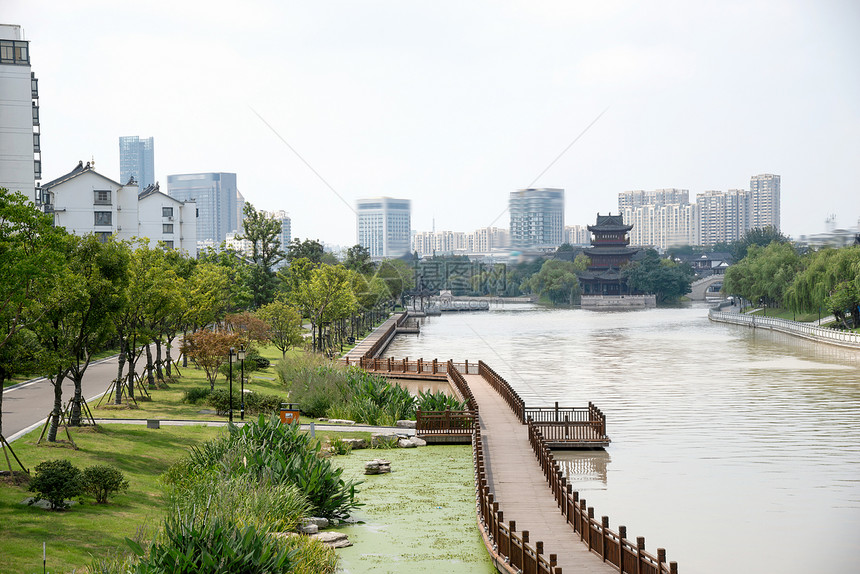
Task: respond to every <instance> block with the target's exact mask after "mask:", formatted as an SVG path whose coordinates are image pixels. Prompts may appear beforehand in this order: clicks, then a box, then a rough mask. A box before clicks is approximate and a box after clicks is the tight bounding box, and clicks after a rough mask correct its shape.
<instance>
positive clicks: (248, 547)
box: [126, 515, 295, 574]
mask: <svg viewBox="0 0 860 574" xmlns="http://www.w3.org/2000/svg"><path fill="white" fill-rule="evenodd" d="M126 543H127V544H128V545H129V547H130V548H131V549H132V551H133V552H134V553H135V554H137V556H138V557H139V559H140V562H139V563H138V564H137V567H136V568H135V572H137V573H139V574H156V573H158V574H160V573H162V572H172V573H177V574H179V573H182V574H185V573H188V574H191V573H201V574H221V573H223V572H230V573H234V572H235V573H248V574H251V573H256V572H267V573H277V572H289V571H290V570H291V569H292V566H293V562H292V558H293V556H294V555H295V550H288V549H287V548H286V547H285V546H284V545H283V544H281V543H280V542H279V541H278V540H277V539H276V538H274V537H272V536H269V535H268V534H267V533H265V532H258V531H257V530H256V529H255V528H254V527H253V526H245V527H239V526H238V525H236V524H233V523H229V522H225V521H224V520H222V519H220V518H214V519H204V520H197V517H196V516H193V515H192V518H190V519H189V518H188V517H187V516H186V517H185V518H183V517H168V518H167V519H166V520H165V523H164V532H163V534H162V536H161V540H158V541H155V542H153V543H152V544H150V545H149V548H148V551H147V552H144V550H143V548H142V547H141V546H140V544H138V543H137V542H134V541H133V540H130V539H128V538H126Z"/></svg>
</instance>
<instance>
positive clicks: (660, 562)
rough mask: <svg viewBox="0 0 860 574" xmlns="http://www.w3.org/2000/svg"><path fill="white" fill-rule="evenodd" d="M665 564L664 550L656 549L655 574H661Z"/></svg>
mask: <svg viewBox="0 0 860 574" xmlns="http://www.w3.org/2000/svg"><path fill="white" fill-rule="evenodd" d="M665 563H666V549H665V548H658V549H657V574H663V565H664V564H665Z"/></svg>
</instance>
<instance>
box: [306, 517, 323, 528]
mask: <svg viewBox="0 0 860 574" xmlns="http://www.w3.org/2000/svg"><path fill="white" fill-rule="evenodd" d="M302 522H303V523H304V524H316V525H317V528H328V525H329V521H328V518H319V517H316V516H313V517H311V518H305V519H304V520H303V521H302Z"/></svg>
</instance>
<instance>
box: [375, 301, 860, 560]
mask: <svg viewBox="0 0 860 574" xmlns="http://www.w3.org/2000/svg"><path fill="white" fill-rule="evenodd" d="M422 321H423V324H422V331H421V334H420V335H405V336H398V338H397V339H396V340H395V341H394V343H393V344H392V345H391V347H390V348H389V349H388V351H387V353H386V356H392V357H405V356H408V357H410V359H417V358H419V357H423V358H434V357H437V358H439V359H448V358H453V359H455V360H463V359H469V360H470V361H471V360H475V361H477V360H478V359H482V360H483V361H485V362H486V363H488V364H489V365H490V366H491V367H492V368H493V369H495V370H496V371H497V372H499V374H501V375H502V376H503V377H505V378H506V379H507V380H508V382H509V383H510V384H511V385H512V386H513V387H514V388H515V389H516V390H517V392H518V393H519V394H520V395H521V396H522V397H523V399H524V400H525V401H526V404H527V405H537V406H539V405H551V404H552V403H553V402H554V401H559V403H560V404H561V405H562V406H582V405H586V404H587V403H588V401H592V402H594V403H595V404H596V405H597V406H598V407H600V409H601V410H602V411H603V412H604V413H605V414H606V418H607V432H608V434H609V436H610V438H611V439H612V444H611V445H610V447H609V448H608V449H607V450H606V452H590V453H566V454H565V455H562V456H563V457H564V458H565V463H564V468H565V471H566V472H567V473H568V475H569V477H570V478H571V480H572V481H573V484H574V489H575V490H578V491H579V492H580V494H581V496H582V497H584V498H586V499H587V501H588V505H589V506H594V507H595V515H596V516H598V517H600V516H604V515H606V516H609V517H610V527H611V528H613V529H614V530H616V531H617V527H618V526H619V524H624V525H626V526H627V532H628V536H629V537H631V538H633V537H636V536H645V539H646V545H647V548H648V549H649V550H650V551H651V552H654V553H656V548H657V547H663V548H666V550H667V555H668V558H669V560H674V561H677V562H678V565H679V570H680V571H681V572H686V573H691V574H692V573H697V574H709V573H714V574H716V573H725V572H740V573H766V572H780V573H783V574H784V573H808V572H822V573H825V572H856V571H857V557H858V556H860V352H858V351H853V350H849V349H842V348H839V347H833V346H830V345H825V344H821V343H814V342H810V341H805V340H802V339H798V338H794V337H790V336H788V335H783V334H780V333H772V332H769V331H760V330H759V331H756V330H752V329H749V328H746V327H740V326H733V325H725V324H721V323H711V322H710V321H708V319H707V309H706V308H704V307H698V308H696V307H693V308H681V309H654V310H645V311H633V312H617V313H608V312H591V311H583V310H578V309H577V310H554V309H545V308H539V307H534V306H529V305H510V306H498V307H493V308H492V309H491V310H490V311H489V312H474V313H461V314H446V315H443V316H442V317H432V318H427V319H424V320H422ZM535 486H536V487H543V485H542V484H541V485H535Z"/></svg>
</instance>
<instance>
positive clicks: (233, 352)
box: [228, 347, 236, 423]
mask: <svg viewBox="0 0 860 574" xmlns="http://www.w3.org/2000/svg"><path fill="white" fill-rule="evenodd" d="M228 357H229V359H230V361H229V362H230V391H229V392H230V422H231V423H232V422H233V363H235V362H236V350H235V349H234V348H233V347H230V354H229V355H228Z"/></svg>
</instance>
